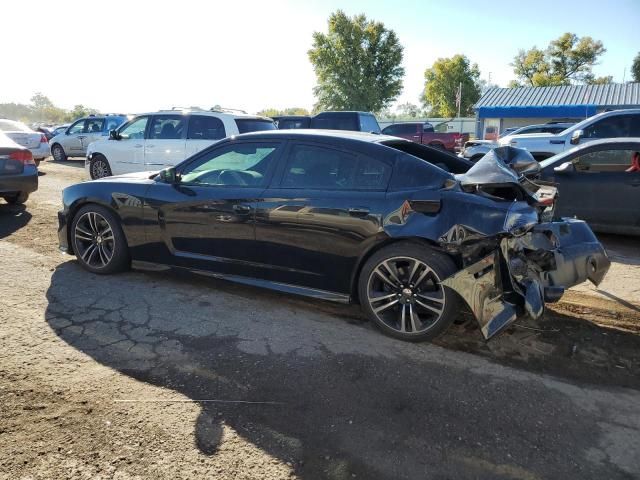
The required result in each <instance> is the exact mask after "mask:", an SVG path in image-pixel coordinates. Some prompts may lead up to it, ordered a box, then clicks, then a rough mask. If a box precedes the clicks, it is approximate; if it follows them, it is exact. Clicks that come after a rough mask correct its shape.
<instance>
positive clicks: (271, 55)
mask: <svg viewBox="0 0 640 480" xmlns="http://www.w3.org/2000/svg"><path fill="white" fill-rule="evenodd" d="M338 8H341V9H343V10H344V11H346V12H347V13H348V14H349V15H353V14H357V13H365V14H366V15H367V16H368V17H369V18H372V19H375V20H378V21H382V22H384V23H385V25H386V26H387V27H388V28H391V29H393V30H395V31H396V33H397V34H398V36H399V38H400V41H401V42H402V44H403V45H404V47H405V50H404V66H405V69H406V76H405V80H404V92H403V93H402V95H401V97H400V98H399V102H405V101H410V102H413V103H418V99H419V95H420V91H421V89H422V86H423V74H424V70H425V68H427V67H428V66H430V65H431V64H432V63H433V61H434V60H436V59H437V58H439V57H448V56H451V55H454V54H456V53H462V54H465V55H467V56H468V57H469V58H470V59H471V60H472V61H473V62H476V63H478V65H479V66H480V70H481V72H482V77H483V78H484V79H487V78H488V77H489V74H491V81H492V82H493V83H497V84H498V85H500V86H506V84H507V83H508V82H509V80H511V79H512V78H513V75H512V69H511V67H510V66H509V63H510V62H511V60H512V58H513V56H514V55H515V54H516V53H517V51H518V49H520V48H530V47H531V46H533V45H537V46H538V47H546V45H547V44H548V43H549V41H550V40H552V39H554V38H556V37H558V36H559V35H561V34H562V33H564V32H567V31H569V32H574V33H576V34H578V35H579V36H585V35H590V36H592V37H594V38H595V39H598V40H601V41H602V42H603V43H604V46H605V47H606V48H607V52H606V53H605V55H604V56H603V57H602V61H601V64H600V65H598V66H597V67H596V69H595V73H596V74H597V75H613V77H614V80H615V81H617V82H620V81H622V80H623V74H624V69H625V67H626V79H627V80H629V79H630V75H629V68H630V66H631V62H632V60H633V57H634V56H635V55H636V54H637V53H638V51H640V36H639V35H640V0H582V1H574V0H536V1H533V2H520V1H517V0H509V1H502V0H493V1H490V2H487V1H471V0H457V1H455V2H452V1H443V0H422V1H402V0H395V1H381V0H380V1H375V0H368V1H366V0H354V1H348V2H347V1H342V2H340V1H335V0H329V1H310V0H307V1H304V0H299V1H286V0H282V1H278V0H272V1H242V0H236V1H207V0H201V1H192V0H180V1H175V0H171V1H164V0H156V1H144V0H128V1H121V0H109V1H98V2H93V1H87V0H79V1H75V0H60V1H57V2H51V0H48V1H46V2H44V1H40V0H29V1H21V0H3V1H2V6H1V7H0V19H1V20H2V22H0V23H1V24H2V27H0V29H1V32H2V33H1V34H0V35H1V37H2V39H3V42H2V44H3V45H2V48H1V50H0V52H1V53H0V65H1V67H0V69H1V73H0V103H4V102H11V101H15V102H25V103H26V102H28V101H29V98H30V97H31V95H33V93H34V92H37V91H41V92H42V93H44V94H45V95H47V96H48V97H49V98H51V100H52V101H53V102H54V103H55V104H56V105H58V106H61V107H64V108H71V107H73V105H75V104H84V105H88V106H92V107H95V108H98V109H100V110H102V111H105V112H126V113H137V112H142V111H153V110H157V109H160V108H170V107H172V106H190V105H199V106H203V107H205V106H207V107H208V106H212V105H215V104H219V105H222V106H226V107H234V108H242V109H245V110H247V111H249V112H256V111H258V110H260V109H262V108H266V107H274V108H284V107H294V106H295V107H305V108H311V106H312V105H313V103H314V97H313V92H312V88H313V86H314V83H315V76H314V73H313V69H312V67H311V65H310V63H309V60H308V57H307V50H308V49H309V48H310V47H311V42H312V38H311V35H312V32H313V31H316V30H322V31H326V28H327V26H326V19H327V17H328V16H329V14H330V13H331V12H332V11H334V10H336V9H338Z"/></svg>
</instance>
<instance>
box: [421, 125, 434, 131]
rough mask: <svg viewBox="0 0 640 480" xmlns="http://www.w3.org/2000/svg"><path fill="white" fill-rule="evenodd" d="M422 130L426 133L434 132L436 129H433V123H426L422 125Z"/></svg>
mask: <svg viewBox="0 0 640 480" xmlns="http://www.w3.org/2000/svg"><path fill="white" fill-rule="evenodd" d="M422 131H423V132H425V133H433V132H434V131H435V130H434V129H433V125H431V124H430V123H425V124H424V125H423V126H422Z"/></svg>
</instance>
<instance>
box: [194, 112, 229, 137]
mask: <svg viewBox="0 0 640 480" xmlns="http://www.w3.org/2000/svg"><path fill="white" fill-rule="evenodd" d="M226 136H227V135H226V132H225V130H224V124H223V123H222V120H220V119H219V118H217V117H211V116H205V115H192V116H191V118H190V119H189V133H188V134H187V138H188V139H190V140H219V139H221V138H224V137H226Z"/></svg>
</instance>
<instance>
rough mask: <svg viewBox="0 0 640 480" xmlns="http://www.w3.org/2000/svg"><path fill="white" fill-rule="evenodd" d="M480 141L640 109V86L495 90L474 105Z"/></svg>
mask: <svg viewBox="0 0 640 480" xmlns="http://www.w3.org/2000/svg"><path fill="white" fill-rule="evenodd" d="M474 108H475V110H476V119H477V128H476V135H477V136H478V138H485V137H486V136H491V135H492V134H493V133H495V132H498V133H499V132H502V131H503V130H504V129H505V128H509V127H522V126H525V125H532V124H536V123H547V122H551V121H580V120H583V119H585V118H586V117H590V116H592V115H594V114H596V113H600V112H602V111H605V110H615V109H621V108H640V83H624V84H618V83H611V84H608V85H563V86H559V87H523V88H492V89H490V90H487V92H485V94H484V95H482V97H481V98H480V100H478V103H476V105H475V106H474Z"/></svg>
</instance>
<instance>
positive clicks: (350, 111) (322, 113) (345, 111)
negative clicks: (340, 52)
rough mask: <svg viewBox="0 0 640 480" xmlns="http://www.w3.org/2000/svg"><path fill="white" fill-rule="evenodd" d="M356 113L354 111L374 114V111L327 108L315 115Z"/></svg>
mask: <svg viewBox="0 0 640 480" xmlns="http://www.w3.org/2000/svg"><path fill="white" fill-rule="evenodd" d="M343 113H344V114H346V113H348V114H354V113H362V114H364V115H373V113H371V112H363V111H359V110H327V111H325V112H319V113H317V114H316V115H315V116H316V117H320V116H322V115H335V114H343Z"/></svg>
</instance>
